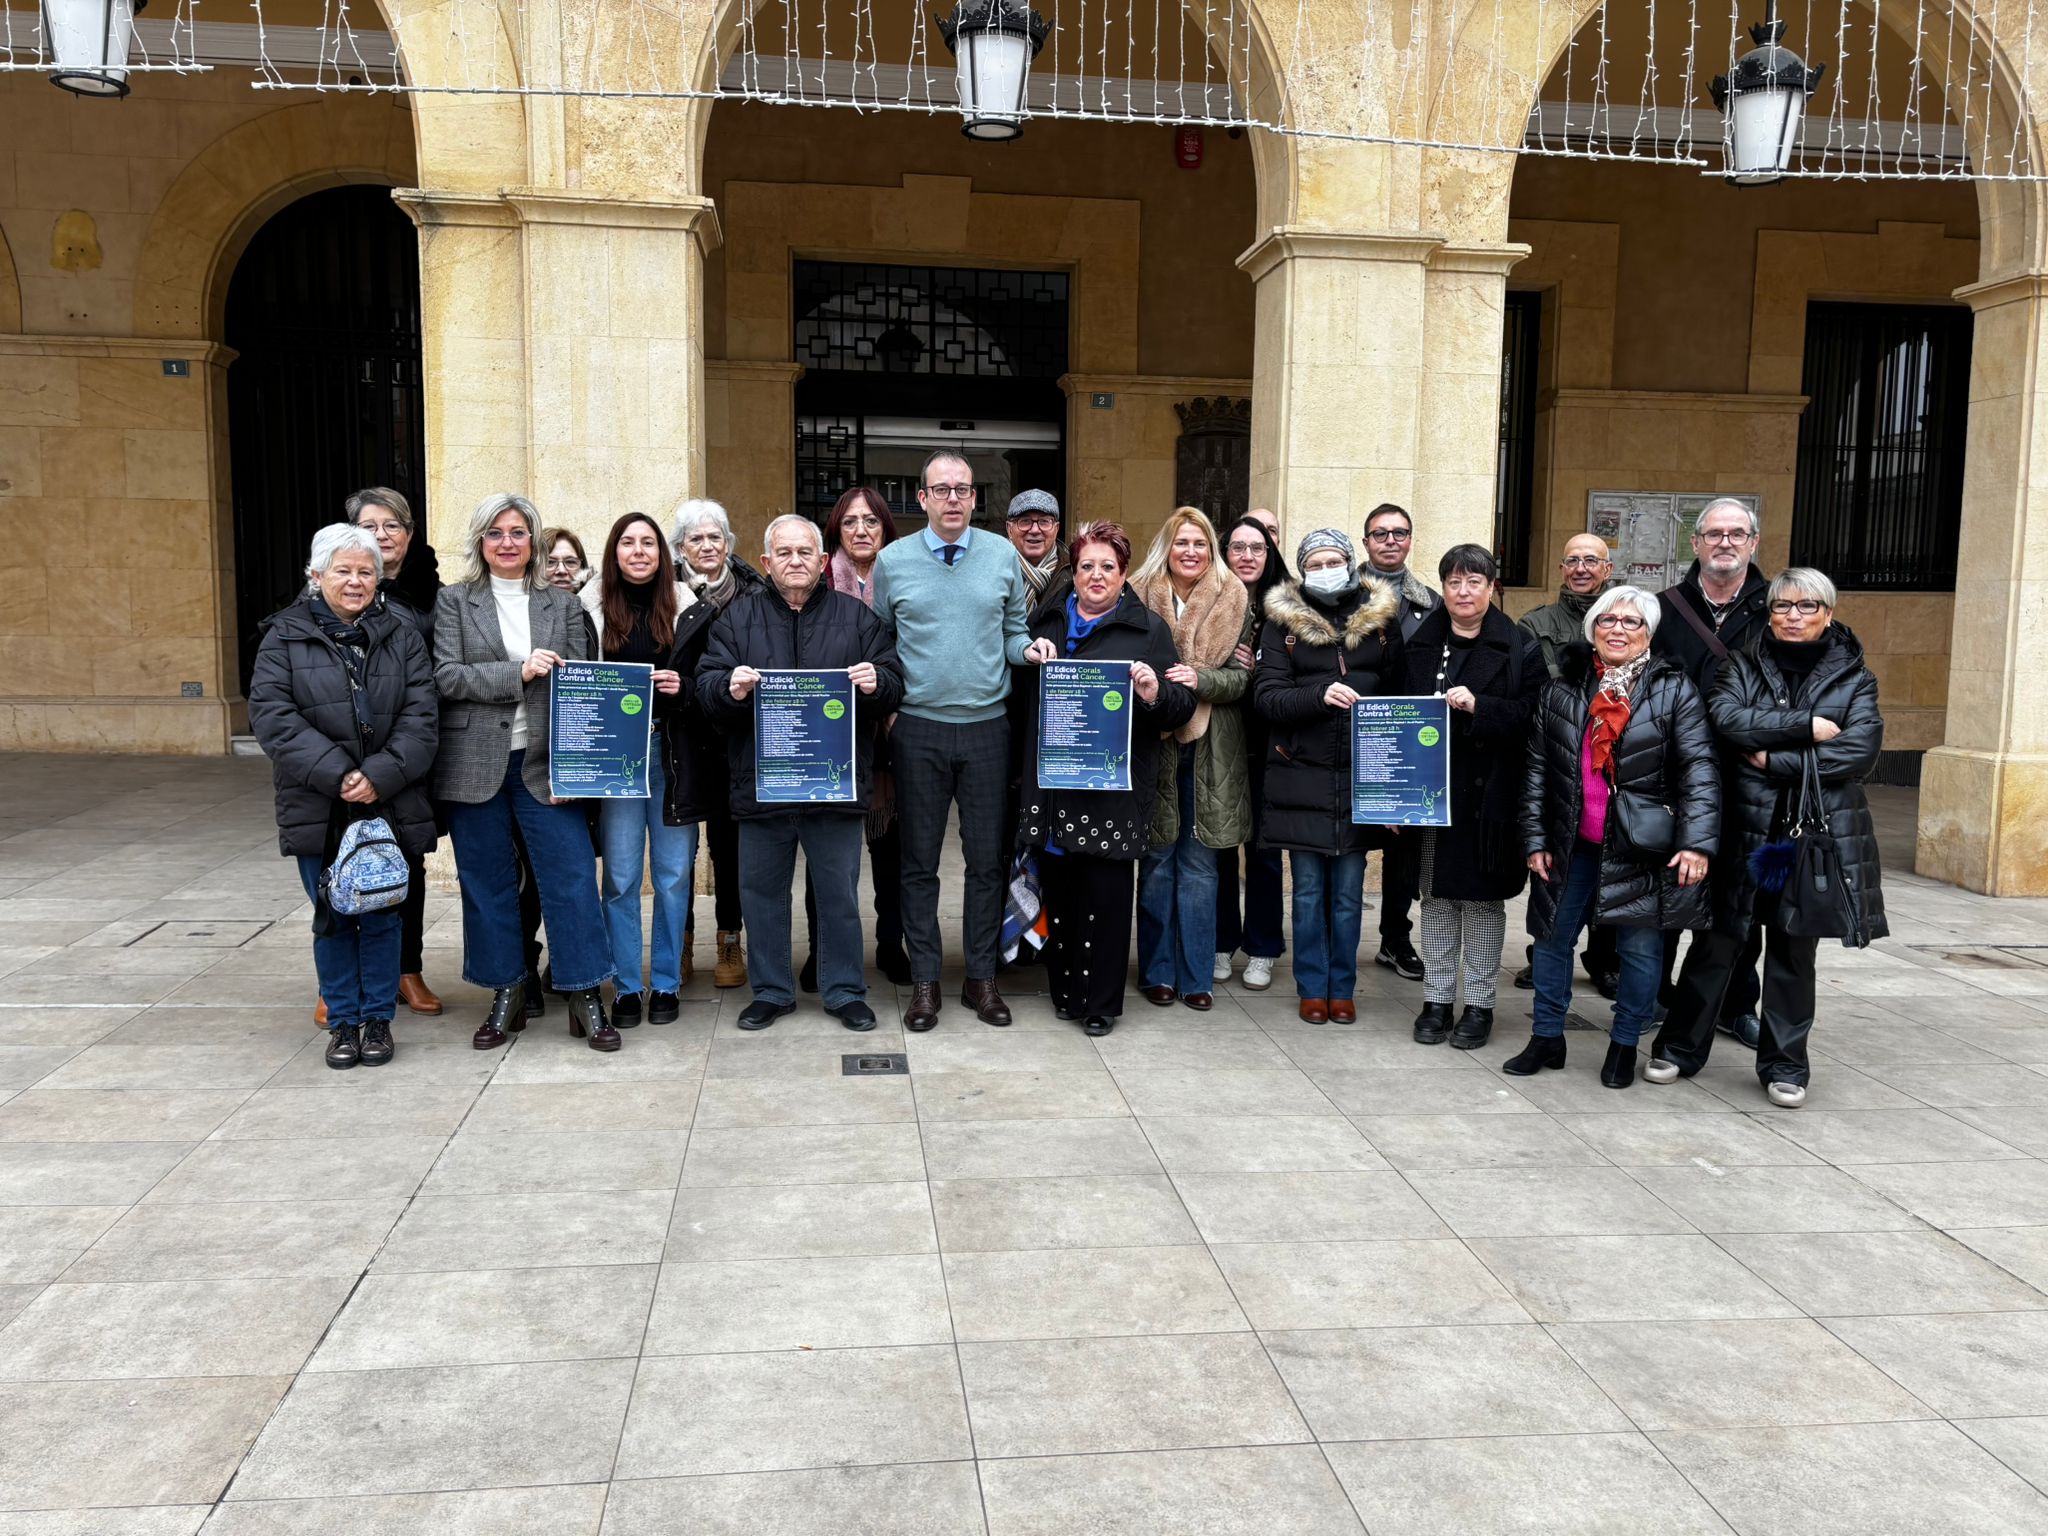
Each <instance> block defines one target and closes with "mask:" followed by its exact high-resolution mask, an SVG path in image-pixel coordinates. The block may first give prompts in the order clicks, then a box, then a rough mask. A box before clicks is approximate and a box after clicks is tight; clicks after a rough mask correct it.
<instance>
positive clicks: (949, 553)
mask: <svg viewBox="0 0 2048 1536" xmlns="http://www.w3.org/2000/svg"><path fill="white" fill-rule="evenodd" d="M939 549H940V551H941V552H942V553H943V554H944V555H945V557H946V569H947V570H949V571H950V570H951V569H952V568H953V562H954V561H955V560H957V559H959V558H960V546H959V545H958V544H941V545H940V546H939Z"/></svg>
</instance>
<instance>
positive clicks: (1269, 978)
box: [1244, 955, 1273, 992]
mask: <svg viewBox="0 0 2048 1536" xmlns="http://www.w3.org/2000/svg"><path fill="white" fill-rule="evenodd" d="M1244 984H1245V985H1246V986H1248V987H1250V988H1251V989H1252V990H1253V991H1254V992H1263V991H1265V990H1266V988H1268V987H1270V986H1271V985H1273V962H1272V961H1271V960H1268V959H1267V958H1266V957H1265V956H1263V955H1254V956H1253V957H1252V958H1251V959H1249V960H1247V961H1245V963H1244Z"/></svg>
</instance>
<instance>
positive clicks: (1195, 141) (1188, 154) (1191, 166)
mask: <svg viewBox="0 0 2048 1536" xmlns="http://www.w3.org/2000/svg"><path fill="white" fill-rule="evenodd" d="M1173 163H1174V164H1175V165H1177V166H1179V167H1180V168H1181V169H1182V170H1184V171H1199V170H1200V169H1201V168H1202V130H1201V129H1200V128H1198V127H1196V126H1195V125H1194V124H1192V123H1190V124H1187V125H1186V126H1184V127H1182V128H1181V129H1179V130H1178V131H1177V132H1176V133H1175V134H1174V136H1173Z"/></svg>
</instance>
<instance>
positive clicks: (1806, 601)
mask: <svg viewBox="0 0 2048 1536" xmlns="http://www.w3.org/2000/svg"><path fill="white" fill-rule="evenodd" d="M1826 606H1827V604H1825V603H1823V602H1821V601H1819V600H1818V599H1817V598H1811V597H1802V598H1799V599H1797V600H1796V601H1795V600H1793V599H1791V598H1784V597H1781V598H1779V599H1778V600H1777V601H1776V602H1775V603H1773V604H1771V612H1773V613H1796V614H1798V615H1799V616H1800V617H1801V618H1806V619H1810V618H1812V617H1813V616H1814V615H1815V614H1816V613H1819V612H1820V611H1821V609H1823V608H1825V607H1826Z"/></svg>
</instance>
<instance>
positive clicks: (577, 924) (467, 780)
mask: <svg viewBox="0 0 2048 1536" xmlns="http://www.w3.org/2000/svg"><path fill="white" fill-rule="evenodd" d="M465 542H466V544H467V550H466V553H467V555H468V562H467V566H466V569H465V570H464V571H463V573H462V575H461V578H460V580H459V581H458V582H457V584H455V585H453V586H447V587H443V588H442V589H441V595H440V597H439V598H438V599H436V600H435V606H434V678H435V681H436V683H437V684H438V685H439V687H440V690H441V759H440V762H439V763H438V764H436V765H435V769H434V792H435V794H436V796H437V797H438V798H439V799H440V801H441V804H442V807H443V810H444V812H445V814H446V816H447V819H448V832H449V835H450V836H451V837H452V838H453V839H454V842H455V872H456V874H457V876H458V877H459V878H460V880H461V883H462V979H463V980H464V981H467V982H469V983H470V984H471V985H472V986H479V987H488V988H490V989H491V992H492V994H493V995H492V998H491V1009H490V1012H489V1013H488V1014H487V1015H486V1016H485V1018H484V1022H483V1023H482V1025H480V1026H479V1027H478V1029H477V1032H476V1034H475V1035H474V1036H473V1037H472V1038H471V1040H470V1044H471V1045H473V1046H475V1047H476V1048H477V1049H478V1050H480V1051H488V1050H492V1049H494V1048H495V1047H497V1046H501V1045H503V1044H504V1043H505V1042H506V1040H507V1039H508V1038H509V1037H510V1036H511V1035H513V1034H516V1033H518V1032H519V1031H520V1030H522V1029H524V1028H525V1027H526V983H527V981H528V979H529V978H528V976H527V974H526V956H525V953H524V947H523V945H522V943H521V937H520V931H519V856H518V853H517V851H516V850H515V847H514V842H513V829H514V828H515V827H516V828H517V829H518V832H519V834H520V836H521V837H523V838H524V840H525V843H526V853H527V857H528V859H529V860H530V861H531V862H532V866H533V874H534V883H535V884H536V885H537V886H538V887H539V888H540V910H541V920H542V921H543V922H544V923H545V924H546V926H547V935H548V964H549V966H550V967H551V968H552V969H553V972H554V984H555V987H556V989H557V990H558V991H561V992H564V993H567V994H568V1003H569V1033H571V1034H572V1035H576V1036H578V1037H579V1038H581V1037H583V1036H586V1035H587V1036H588V1037H589V1040H590V1045H591V1049H593V1050H598V1051H616V1050H617V1049H618V1048H619V1033H618V1031H617V1030H616V1029H614V1028H613V1027H612V1025H611V1023H610V1022H609V1021H608V1020H607V1019H606V1017H605V1010H604V1002H603V999H602V997H601V996H600V994H599V990H598V989H599V988H601V987H602V986H603V985H604V983H605V982H607V981H609V980H610V979H611V977H612V961H611V946H610V945H609V943H608V942H607V941H606V938H605V931H604V918H603V916H602V914H601V913H600V911H599V909H598V901H597V859H596V854H595V852H594V851H593V849H592V848H591V844H590V827H589V824H588V823H587V822H586V821H585V820H584V816H583V812H582V810H581V809H580V808H579V807H577V806H575V805H573V804H570V803H567V802H564V801H558V800H556V799H555V798H554V795H553V792H552V791H551V790H550V788H549V786H548V686H549V685H548V674H549V673H551V672H553V671H554V669H555V668H556V667H558V666H560V665H561V664H562V663H563V662H564V661H590V660H593V659H595V658H596V656H597V641H596V637H595V636H594V634H593V633H592V631H591V627H590V623H589V620H588V619H587V618H586V617H585V616H584V612H583V605H582V604H581V603H580V602H578V601H577V599H576V597H575V596H574V594H572V593H568V592H564V591H562V590H561V588H559V587H555V586H551V585H550V584H549V583H548V582H547V580H546V576H545V566H544V564H543V556H542V551H541V522H540V514H539V513H538V512H536V511H535V510H534V506H533V503H532V502H530V501H528V500H527V499H526V498H525V497H524V496H510V495H504V494H499V495H495V496H486V497H485V498H484V499H483V500H482V501H480V502H478V503H477V508H476V511H475V512H474V513H473V514H472V515H471V517H470V520H469V534H468V537H467V539H466V541H465Z"/></svg>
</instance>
